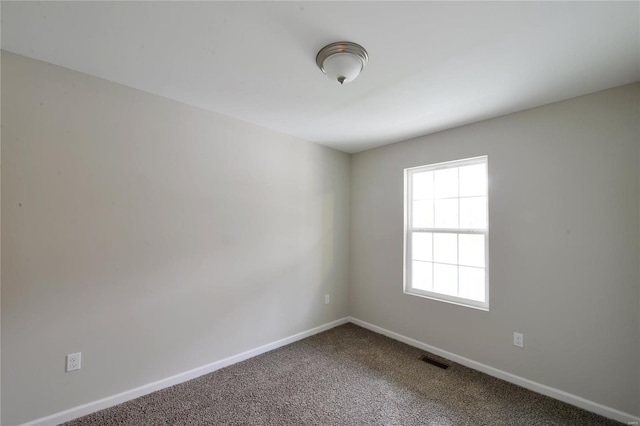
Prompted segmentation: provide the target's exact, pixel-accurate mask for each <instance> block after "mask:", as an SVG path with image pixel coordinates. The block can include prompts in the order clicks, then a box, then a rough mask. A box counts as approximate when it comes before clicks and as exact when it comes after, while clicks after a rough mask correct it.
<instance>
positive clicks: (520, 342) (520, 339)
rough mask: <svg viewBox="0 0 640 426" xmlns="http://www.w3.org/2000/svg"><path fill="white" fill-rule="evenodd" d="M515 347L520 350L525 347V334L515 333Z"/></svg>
mask: <svg viewBox="0 0 640 426" xmlns="http://www.w3.org/2000/svg"><path fill="white" fill-rule="evenodd" d="M513 345H514V346H517V347H519V348H523V347H524V334H522V333H516V332H514V333H513Z"/></svg>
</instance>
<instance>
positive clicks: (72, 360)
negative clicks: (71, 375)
mask: <svg viewBox="0 0 640 426" xmlns="http://www.w3.org/2000/svg"><path fill="white" fill-rule="evenodd" d="M81 362H82V352H76V353H75V354H68V355H67V373H68V372H69V371H75V370H80V367H81V365H82V364H81Z"/></svg>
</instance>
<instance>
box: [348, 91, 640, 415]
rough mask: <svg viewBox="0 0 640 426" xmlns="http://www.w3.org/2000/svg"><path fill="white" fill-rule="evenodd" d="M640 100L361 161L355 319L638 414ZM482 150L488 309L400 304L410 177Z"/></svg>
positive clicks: (621, 99) (355, 216)
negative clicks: (516, 338) (414, 169)
mask: <svg viewBox="0 0 640 426" xmlns="http://www.w3.org/2000/svg"><path fill="white" fill-rule="evenodd" d="M639 96H640V95H639V86H638V84H635V85H628V86H623V87H619V88H615V89H611V90H607V91H602V92H598V93H595V94H592V95H588V96H583V97H580V98H575V99H572V100H568V101H564V102H560V103H556V104H552V105H548V106H544V107H540V108H536V109H533V110H528V111H524V112H521V113H517V114H512V115H508V116H505V117H501V118H496V119H492V120H488V121H484V122H480V123H476V124H472V125H468V126H464V127H460V128H456V129H453V130H450V131H446V132H442V133H438V134H434V135H430V136H425V137H421V138H418V139H415V140H411V141H407V142H402V143H398V144H394V145H389V146H386V147H381V148H377V149H374V150H370V151H365V152H362V153H359V154H355V155H353V156H352V161H351V196H352V200H351V203H352V204H351V205H352V207H351V226H350V229H351V244H350V250H351V279H350V313H351V315H352V316H354V317H356V318H359V319H361V320H363V321H367V322H370V323H373V324H375V325H378V326H380V327H383V328H386V329H388V330H391V331H394V332H396V333H400V334H402V335H405V336H408V337H411V338H414V339H417V340H419V341H422V342H425V343H428V344H430V345H433V346H436V347H439V348H441V349H444V350H447V351H450V352H453V353H456V354H458V355H461V356H463V357H467V358H470V359H472V360H474V361H477V362H481V363H484V364H487V365H489V366H492V367H495V368H498V369H501V370H504V371H507V372H510V373H513V374H516V375H518V376H521V377H524V378H527V379H530V380H533V381H536V382H539V383H542V384H544V385H547V386H551V387H554V388H557V389H560V390H564V391H567V392H570V393H572V394H575V395H578V396H581V397H583V398H586V399H589V400H592V401H595V402H598V403H601V404H604V405H607V406H610V407H613V408H616V409H619V410H622V411H624V412H627V413H631V414H635V415H638V414H640V408H639V407H640V390H639V383H638V378H639V377H640V340H639V338H640V327H639V316H638V310H639V307H640V304H639V294H638V293H639V276H638V274H639V271H638V253H639V243H640V238H639V237H640V229H639V222H640V211H639V206H640V200H639V193H640V186H639V175H638V170H639V158H640V153H639V144H640V134H639V128H638V123H639V121H638V120H639V100H640V97H639ZM484 154H487V155H488V156H489V191H490V200H489V203H490V204H489V216H490V217H489V227H490V242H489V250H490V252H489V256H490V292H491V295H490V311H489V312H483V311H480V310H475V309H470V308H465V307H461V306H456V305H451V304H447V303H443V302H438V301H434V300H429V299H425V298H421V297H417V296H411V295H406V294H403V292H402V268H403V260H402V253H403V169H404V168H406V167H411V166H417V165H422V164H430V163H437V162H441V161H447V160H454V159H460V158H467V157H474V156H478V155H484ZM514 331H519V332H522V333H524V340H525V347H524V348H522V349H520V348H516V347H514V346H513V344H512V336H513V332H514Z"/></svg>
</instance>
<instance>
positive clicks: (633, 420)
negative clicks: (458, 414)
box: [349, 317, 640, 425]
mask: <svg viewBox="0 0 640 426" xmlns="http://www.w3.org/2000/svg"><path fill="white" fill-rule="evenodd" d="M349 322H352V323H354V324H356V325H359V326H360V327H363V328H366V329H368V330H371V331H374V332H376V333H379V334H382V335H384V336H387V337H390V338H392V339H394V340H398V341H400V342H403V343H406V344H408V345H410V346H413V347H416V348H419V349H423V350H425V351H428V352H431V353H433V354H435V355H439V356H441V357H443V358H446V359H449V360H451V361H454V362H457V363H458V364H462V365H464V366H466V367H469V368H473V369H474V370H478V371H481V372H483V373H486V374H488V375H490V376H493V377H497V378H498V379H502V380H504V381H506V382H510V383H513V384H516V385H518V386H522V387H523V388H526V389H529V390H532V391H534V392H537V393H540V394H542V395H546V396H549V397H551V398H554V399H557V400H560V401H563V402H566V403H568V404H571V405H575V406H576V407H580V408H582V409H584V410H587V411H591V412H592V413H596V414H600V415H601V416H604V417H608V418H610V419H613V420H617V421H619V422H622V423H625V424H628V425H637V424H639V422H640V417H636V416H633V415H631V414H628V413H624V412H622V411H620V410H616V409H615V408H611V407H607V406H605V405H602V404H599V403H597V402H593V401H589V400H588V399H585V398H582V397H579V396H577V395H573V394H570V393H568V392H565V391H562V390H559V389H555V388H552V387H550V386H546V385H543V384H540V383H537V382H534V381H532V380H529V379H525V378H523V377H520V376H516V375H515V374H511V373H507V372H506V371H502V370H498V369H497V368H493V367H490V366H488V365H485V364H482V363H479V362H476V361H473V360H471V359H469V358H465V357H462V356H460V355H456V354H454V353H451V352H448V351H445V350H443V349H440V348H436V347H435V346H431V345H428V344H426V343H422V342H420V341H418V340H415V339H412V338H410V337H406V336H403V335H401V334H398V333H395V332H393V331H389V330H386V329H384V328H382V327H378V326H377V325H373V324H369V323H368V322H365V321H362V320H359V319H357V318H353V317H349Z"/></svg>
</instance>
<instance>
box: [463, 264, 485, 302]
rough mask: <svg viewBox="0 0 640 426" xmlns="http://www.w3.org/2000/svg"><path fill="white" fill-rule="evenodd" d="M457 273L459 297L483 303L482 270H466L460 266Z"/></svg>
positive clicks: (483, 274) (483, 273)
mask: <svg viewBox="0 0 640 426" xmlns="http://www.w3.org/2000/svg"><path fill="white" fill-rule="evenodd" d="M459 273H460V297H464V298H465V299H471V300H477V301H479V302H484V301H485V294H484V276H485V270H484V268H468V267H465V266H461V267H460V272H459Z"/></svg>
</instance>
